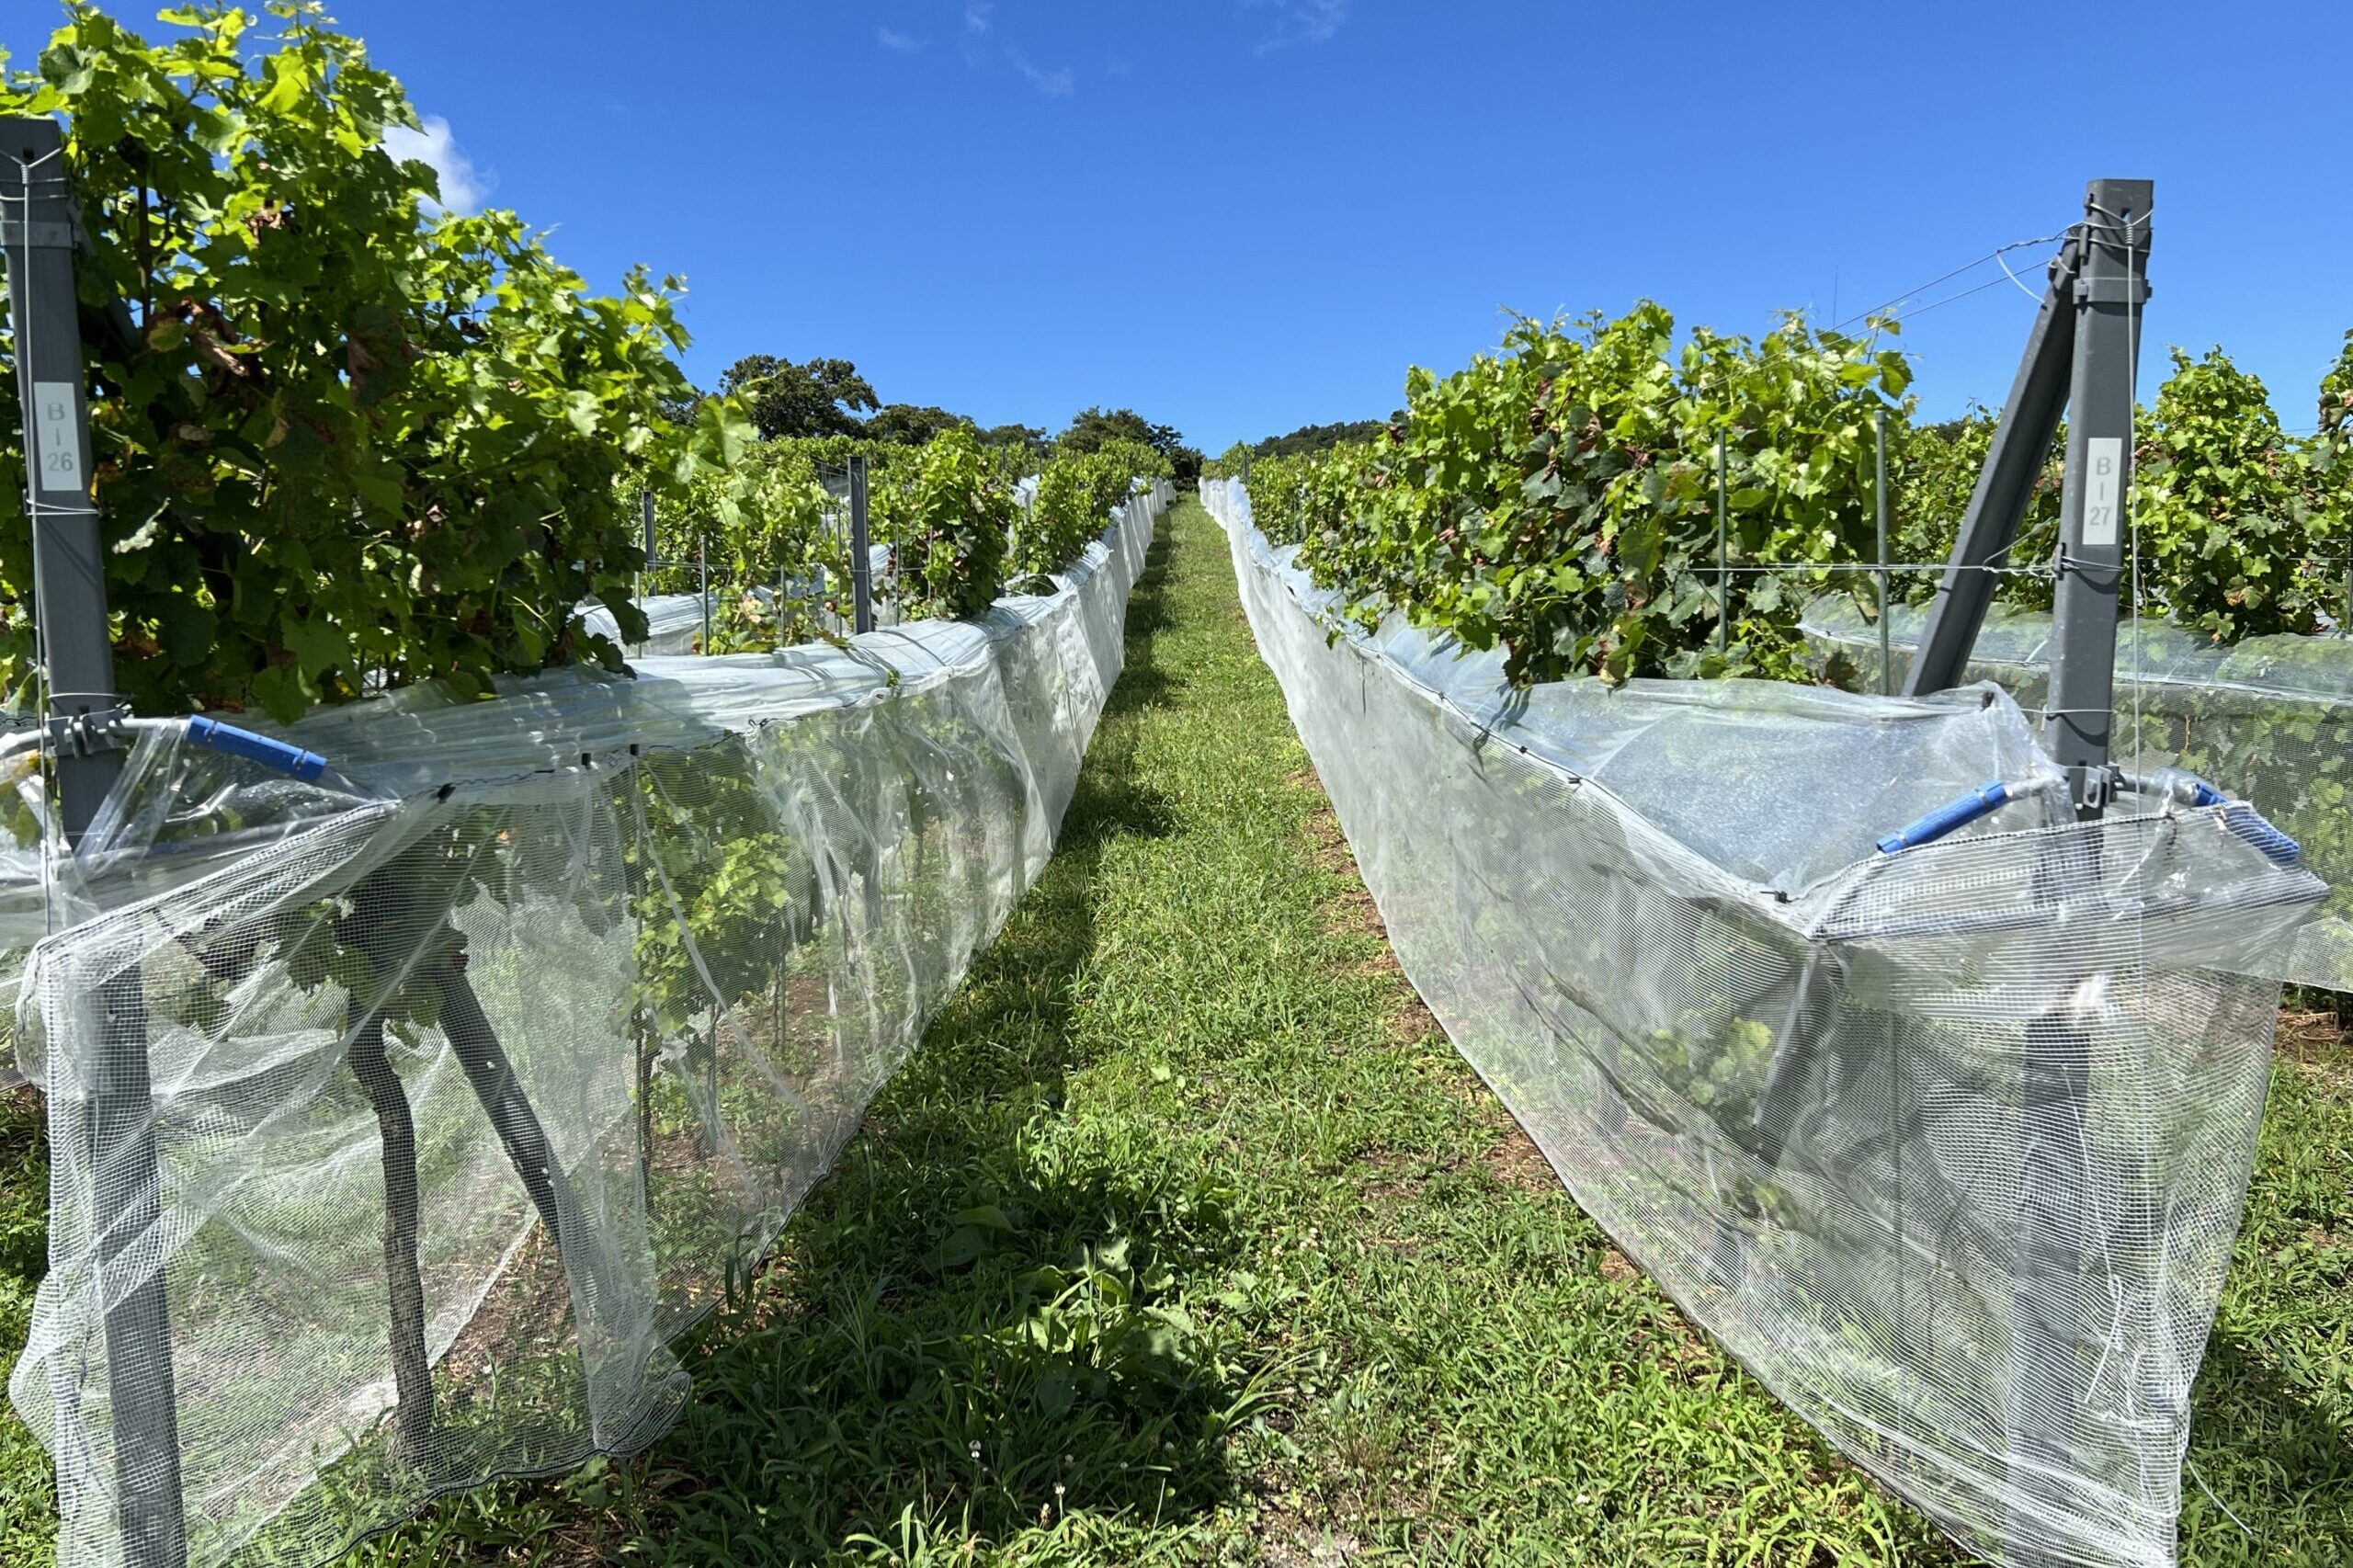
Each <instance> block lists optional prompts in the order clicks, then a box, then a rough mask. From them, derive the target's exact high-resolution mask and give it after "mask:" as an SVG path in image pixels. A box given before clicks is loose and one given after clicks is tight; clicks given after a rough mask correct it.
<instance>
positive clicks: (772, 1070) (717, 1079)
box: [9, 487, 1168, 1568]
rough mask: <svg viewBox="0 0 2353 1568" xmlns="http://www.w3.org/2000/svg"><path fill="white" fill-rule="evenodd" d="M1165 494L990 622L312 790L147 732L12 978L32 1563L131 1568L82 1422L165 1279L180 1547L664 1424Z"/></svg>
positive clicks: (921, 985) (1101, 643)
mask: <svg viewBox="0 0 2353 1568" xmlns="http://www.w3.org/2000/svg"><path fill="white" fill-rule="evenodd" d="M1167 498H1168V492H1167V491H1166V489H1165V487H1160V488H1156V489H1155V490H1154V491H1153V492H1152V493H1150V494H1145V495H1141V496H1139V497H1138V498H1137V500H1136V501H1135V503H1134V504H1133V505H1132V506H1131V507H1130V508H1129V517H1128V518H1127V520H1125V521H1124V522H1122V523H1120V524H1119V525H1117V526H1115V527H1114V528H1111V529H1110V530H1109V531H1108V532H1107V534H1106V535H1105V538H1104V540H1102V541H1101V542H1099V543H1097V544H1096V545H1093V546H1090V547H1089V548H1088V551H1086V557H1085V559H1084V560H1083V561H1082V562H1079V563H1078V564H1077V565H1076V566H1075V567H1074V569H1073V570H1072V571H1071V572H1069V573H1067V574H1057V579H1058V581H1057V591H1056V592H1054V593H1052V594H1051V595H1044V596H1036V597H1015V598H1007V599H1004V600H1000V601H999V602H998V604H997V605H996V606H995V608H993V609H992V610H991V611H990V613H989V614H988V615H986V616H985V617H983V618H981V619H978V620H974V621H965V622H926V623H918V624H912V625H908V626H905V627H902V628H898V629H894V630H892V631H881V632H877V633H873V634H870V635H869V636H865V637H860V638H858V639H856V640H855V642H853V643H852V645H851V646H849V647H847V648H846V649H836V648H829V647H813V648H802V649H794V650H790V651H788V652H785V653H778V654H774V655H758V656H753V655H745V656H738V657H730V658H718V659H681V660H672V661H665V660H658V659H657V660H649V661H646V662H645V663H644V664H643V665H642V666H641V678H639V679H636V680H627V679H614V678H610V677H602V676H597V675H594V674H593V673H586V672H576V671H566V672H558V673H554V674H551V675H548V676H540V677H536V678H534V679H532V680H529V681H522V682H517V683H514V684H513V685H512V686H511V687H509V688H508V689H507V690H506V691H505V692H504V693H503V694H502V696H501V697H500V698H499V699H496V700H494V701H489V702H481V703H468V704H449V703H437V702H436V701H435V700H434V699H433V698H432V696H431V694H429V693H426V692H419V691H410V692H403V693H400V694H397V695H395V696H393V697H392V698H388V699H383V700H381V701H378V702H371V703H367V704H359V705H354V706H352V707H349V708H345V709H338V710H326V711H323V712H320V713H317V714H314V715H313V716H312V717H311V718H309V719H306V720H305V721H303V722H301V723H299V724H296V725H294V726H291V727H290V729H289V730H287V731H285V732H283V733H285V734H286V735H287V736H288V737H289V738H290V739H293V740H295V741H297V742H299V743H300V744H303V745H306V746H308V747H310V748H311V749H313V750H316V751H319V752H321V753H322V754H323V755H325V756H329V757H330V758H332V759H333V761H334V768H333V770H332V771H331V772H330V773H329V775H328V777H327V778H326V779H325V780H324V781H323V783H322V784H321V785H317V786H299V787H296V786H291V785H290V783H289V781H286V780H283V779H277V778H271V777H270V776H268V775H266V774H263V773H261V772H260V771H259V770H258V769H256V768H255V767H254V766H253V765H252V764H249V763H246V762H244V761H241V760H239V759H235V758H230V757H224V756H221V755H219V754H217V753H211V752H200V751H197V750H194V749H192V748H189V747H188V746H187V745H185V744H181V743H180V742H179V741H178V740H177V738H176V732H174V733H165V734H161V735H156V736H150V737H147V738H144V739H142V743H141V745H140V748H139V750H138V752H137V753H136V754H134V756H133V757H132V758H131V762H130V764H129V766H128V767H127V768H126V771H125V778H124V782H123V784H122V786H121V787H120V789H119V790H118V792H117V796H116V801H115V805H116V808H117V809H116V810H115V811H114V812H113V815H114V818H115V820H116V821H117V822H118V823H119V826H118V827H117V829H116V830H115V831H114V833H113V835H112V836H111V838H110V839H109V840H108V844H107V846H106V847H105V848H104V849H102V850H97V851H93V852H92V853H91V854H89V855H87V856H85V857H84V858H82V859H81V860H79V861H77V862H76V863H75V864H74V865H73V866H72V867H71V868H69V869H68V872H67V875H66V876H65V877H64V878H63V879H62V881H65V882H68V883H70V884H71V887H70V895H71V896H72V897H73V898H74V899H75V900H76V901H78V902H77V903H76V905H75V908H76V911H77V915H76V919H75V922H74V924H73V925H72V926H70V928H68V929H65V930H63V932H61V933H60V934H58V935H55V936H53V937H50V938H48V939H47V940H45V941H44V942H42V943H41V945H40V947H39V948H38V949H35V952H34V954H33V957H32V960H31V963H30V966H29V968H28V971H27V978H26V982H25V985H26V994H27V999H28V1006H27V1015H28V1023H29V1024H30V1025H31V1026H32V1027H33V1028H35V1029H37V1032H38V1036H39V1039H40V1043H41V1044H42V1046H43V1047H44V1048H45V1049H44V1051H43V1052H42V1053H41V1054H40V1056H38V1057H36V1058H35V1061H36V1063H37V1065H39V1066H40V1067H41V1068H42V1069H44V1070H45V1077H46V1088H47V1092H48V1107H49V1122H50V1139H51V1158H52V1207H51V1272H50V1274H49V1277H48V1278H47V1279H46V1280H44V1282H43V1283H42V1285H41V1288H40V1295H39V1298H38V1301H37V1302H36V1306H35V1312H34V1320H33V1326H32V1334H31V1338H30V1343H29V1344H28V1346H27V1348H26V1352H25V1354H24V1356H23V1358H21V1359H20V1360H19V1362H18V1363H17V1369H16V1371H15V1374H14V1376H13V1378H12V1379H11V1383H10V1391H9V1392H10V1395H11V1398H12V1399H13V1401H14V1403H15V1404H16V1407H17V1410H18V1412H19V1413H20V1414H21V1415H23V1417H24V1419H25V1420H26V1422H27V1423H28V1425H29V1426H31V1427H32V1428H33V1430H34V1431H35V1432H36V1433H37V1434H38V1435H39V1436H40V1438H41V1440H42V1441H43V1442H44V1443H45V1444H46V1445H47V1446H48V1447H49V1449H50V1450H51V1454H52V1456H53V1457H54V1459H55V1461H56V1465H57V1472H58V1490H59V1506H60V1512H61V1527H60V1531H59V1537H58V1562H59V1563H60V1564H61V1565H62V1568H85V1565H89V1564H112V1563H117V1562H123V1561H124V1559H125V1541H124V1537H123V1533H122V1529H121V1526H120V1521H119V1508H118V1501H119V1498H120V1496H121V1495H122V1494H124V1492H125V1491H126V1490H127V1488H126V1486H125V1483H124V1476H123V1474H122V1473H120V1472H119V1468H118V1459H119V1453H121V1452H123V1451H126V1449H128V1450H129V1451H132V1452H133V1453H134V1454H135V1451H136V1449H137V1448H138V1446H139V1442H140V1440H141V1438H142V1435H143V1436H146V1437H152V1436H153V1432H152V1426H153V1424H152V1423H151V1424H148V1425H147V1426H142V1428H141V1430H140V1431H139V1432H118V1431H117V1430H116V1427H115V1423H114V1421H113V1398H114V1395H113V1391H112V1384H111V1382H110V1373H111V1372H112V1371H113V1370H114V1369H112V1368H110V1366H109V1364H108V1337H107V1335H106V1332H105V1320H106V1312H107V1311H108V1307H109V1306H110V1305H112V1304H115V1303H122V1302H124V1301H128V1300H130V1299H131V1298H132V1297H133V1295H134V1294H135V1293H136V1292H137V1291H138V1290H139V1289H140V1287H141V1286H142V1283H144V1282H146V1281H149V1280H152V1279H153V1278H155V1277H156V1275H157V1273H158V1271H160V1274H161V1278H162V1279H163V1281H164V1285H165V1299H166V1300H167V1301H168V1303H169V1306H168V1312H169V1325H170V1340H171V1354H172V1364H173V1373H174V1381H175V1385H176V1401H175V1403H174V1405H173V1407H172V1408H173V1415H175V1417H176V1454H177V1460H178V1469H179V1472H180V1479H181V1484H182V1488H183V1494H184V1499H185V1510H186V1522H187V1540H188V1562H190V1563H193V1564H199V1565H203V1564H212V1563H219V1562H228V1561H232V1560H234V1561H236V1562H252V1563H289V1564H291V1563H313V1562H324V1561H326V1560H328V1559H330V1558H332V1557H333V1556H334V1555H335V1554H336V1553H337V1552H338V1551H341V1550H342V1549H343V1548H344V1547H345V1546H346V1545H347V1543H348V1542H349V1541H351V1540H354V1539H356V1538H357V1537H358V1536H360V1535H362V1534H364V1533H366V1532H368V1531H369V1530H371V1529H375V1528H381V1527H383V1526H385V1525H388V1524H391V1523H392V1522H395V1521H397V1520H398V1519H400V1518H402V1517H405V1516H406V1515H407V1514H409V1513H411V1512H413V1511H414V1510H415V1508H416V1507H417V1506H419V1505H421V1504H422V1503H423V1502H424V1501H426V1499H427V1498H428V1497H430V1496H432V1495H434V1494H438V1493H441V1492H444V1491H449V1490H451V1489H454V1488H460V1487H464V1486H469V1485H472V1484H475V1483H479V1482H480V1481H482V1480H483V1479H485V1478H487V1477H490V1476H494V1475H503V1474H504V1475H511V1474H525V1473H533V1472H547V1471H559V1470H563V1469H565V1468H569V1467H571V1466H574V1465H576V1464H578V1463H579V1462H581V1461H582V1460H585V1458H587V1457H588V1456H589V1455H590V1454H591V1453H593V1452H604V1453H608V1454H622V1453H628V1452H631V1451H634V1450H636V1449H641V1448H642V1447H643V1446H644V1445H645V1444H647V1443H648V1442H650V1441H651V1440H652V1439H653V1438H654V1437H655V1436H657V1435H658V1434H659V1433H660V1432H661V1431H662V1430H663V1429H664V1428H665V1426H667V1424H668V1423H669V1422H670V1421H671V1420H672V1419H673V1418H674V1417H675V1416H676V1414H677V1412H678V1411H679V1409H680V1407H681V1405H682V1403H683V1402H684V1401H685V1399H686V1398H687V1397H688V1386H687V1379H686V1376H685V1374H684V1373H683V1371H682V1370H681V1369H680V1368H679V1366H678V1364H677V1362H676V1359H675V1358H673V1357H672V1355H671V1353H670V1351H669V1349H668V1346H669V1344H670V1342H671V1341H672V1340H673V1339H675V1337H676V1335H678V1334H679V1333H680V1332H681V1331H682V1330H684V1329H685V1328H687V1327H688V1325H690V1324H693V1323H694V1322H696V1321H697V1320H698V1319H699V1318H700V1317H701V1316H702V1315H703V1314H704V1313H705V1312H708V1311H709V1310H710V1308H711V1307H712V1306H713V1305H714V1304H716V1303H717V1302H718V1301H720V1300H721V1299H722V1295H723V1292H724V1291H725V1290H726V1289H727V1288H728V1285H729V1284H730V1282H731V1281H732V1280H733V1279H735V1278H740V1277H741V1275H742V1274H743V1273H744V1271H745V1270H747V1269H748V1268H749V1267H752V1265H753V1264H754V1263H755V1262H756V1260H757V1259H758V1257H759V1256H760V1255H761V1253H762V1252H763V1250H764V1249H765V1248H766V1247H767V1244H769V1243H770V1241H771V1240H772V1239H773V1238H774V1236H775V1234H776V1233H777V1231H778V1229H779V1227H780V1226H781V1225H782V1223H783V1222H784V1220H785V1218H786V1217H787V1216H788V1215H789V1214H790V1212H791V1210H793V1209H794V1207H795V1206H796V1205H797V1204H798V1202H799V1201H800V1199H801V1197H802V1196H803V1194H805V1192H806V1191H807V1190H808V1188H809V1187H810V1186H811V1185H812V1184H813V1183H814V1182H815V1181H816V1179H817V1178H818V1177H819V1176H821V1175H822V1174H823V1173H824V1170H825V1169H826V1168H827V1166H828V1165H829V1164H830V1163H831V1161H832V1159H833V1158H834V1156H835V1153H837V1152H838V1150H839V1149H840V1147H841V1145H842V1144H843V1142H845V1141H846V1140H847V1138H848V1137H849V1135H850V1133H851V1132H852V1131H853V1130H854V1128H855V1125H856V1122H857V1119H858V1116H859V1114H860V1113H861V1111H862V1109H863V1108H864V1107H865V1105H866V1104H867V1102H868V1100H869V1099H870V1097H871V1096H872V1095H873V1094H874V1093H875V1091H876V1090H877V1089H878V1088H879V1087H880V1086H881V1085H882V1083H883V1082H884V1081H885V1080H886V1079H887V1078H888V1077H889V1076H890V1075H891V1074H892V1071H893V1070H894V1069H895V1068H896V1066H897V1065H898V1063H899V1062H901V1061H902V1060H903V1059H904V1056H905V1054H906V1052H907V1051H909V1050H910V1049H911V1048H912V1046H913V1045H914V1043H915V1040H916V1039H917V1038H918V1037H919V1035H920V1033H921V1031H922V1028H923V1027H924V1024H925V1022H926V1020H927V1018H928V1017H930V1016H931V1014H932V1013H933V1012H934V1011H935V1010H936V1009H937V1008H938V1006H940V1004H941V1003H942V1002H943V1001H944V1000H945V999H946V998H947V997H948V995H949V993H950V992H951V991H952V990H953V989H954V988H955V986H956V985H957V984H958V983H959V982H960V981H961V977H962V975H963V973H964V971H965V970H966V967H967V966H968V964H969V963H970V961H971V960H972V957H973V955H974V954H975V953H976V952H977V951H979V950H980V949H982V948H983V946H985V944H986V943H987V942H988V941H989V940H990V938H991V937H993V936H994V935H995V932H996V930H997V929H998V927H999V926H1001V925H1002V923H1003V922H1004V921H1005V919H1006V917H1007V916H1008V915H1009V914H1010V913H1011V911H1012V909H1013V906H1014V904H1015V903H1016V902H1017V900H1018V898H1019V897H1020V895H1021V893H1022V892H1023V891H1024V890H1025V889H1026V888H1027V887H1028V885H1029V882H1030V881H1032V880H1034V878H1035V877H1036V876H1037V875H1038V873H1039V872H1040V870H1041V869H1043V867H1044V865H1045V862H1046V860H1047V858H1048V857H1049V855H1050V854H1051V847H1052V843H1053V838H1054V835H1055V831H1056V828H1057V824H1059V822H1060V820H1061V817H1062V813H1063V809H1064V807H1065V806H1066V805H1067V803H1068V801H1069V800H1070V798H1071V795H1072V792H1073V791H1074V788H1075V786H1076V779H1077V773H1078V768H1079V765H1080V761H1081V759H1082V757H1083V756H1084V754H1085V750H1086V744H1087V741H1088V739H1089V737H1090V735H1091V734H1092V733H1093V729H1094V726H1095V723H1096V721H1097V717H1098V715H1099V714H1100V712H1101V710H1102V708H1103V704H1104V701H1105V699H1106V698H1107V696H1108V691H1109V689H1110V687H1111V685H1112V682H1113V681H1114V680H1115V679H1116V678H1117V676H1118V675H1119V672H1120V662H1121V641H1122V635H1123V631H1124V627H1125V621H1126V604H1127V598H1128V594H1129V591H1130V589H1131V586H1132V585H1133V583H1134V581H1135V580H1136V578H1137V576H1138V575H1139V574H1141V571H1142V563H1143V557H1144V551H1145V549H1146V547H1147V545H1148V544H1149V541H1150V539H1151V534H1152V529H1153V526H1154V521H1155V519H1156V518H1157V517H1158V515H1159V513H1160V511H1161V509H1162V507H1163V506H1165V501H1166V500H1167ZM18 891H19V893H20V894H21V890H18ZM56 892H57V890H55V889H52V895H53V896H54V895H55V894H56ZM126 1031H128V1034H129V1037H130V1042H131V1044H132V1045H134V1046H143V1048H144V1051H145V1054H146V1059H147V1062H148V1064H149V1072H150V1074H151V1077H152V1081H153V1096H152V1101H151V1102H150V1107H151V1114H149V1115H148V1116H146V1117H144V1118H143V1119H134V1122H133V1124H131V1125H126V1124H125V1123H124V1120H123V1119H122V1118H121V1116H120V1115H119V1095H116V1094H114V1093H113V1087H114V1086H113V1085H112V1084H110V1083H109V1081H108V1074H109V1072H110V1071H111V1069H110V1065H109V1063H110V1061H112V1060H115V1058H114V1057H113V1056H111V1055H110V1048H117V1049H119V1048H120V1047H121V1046H122V1045H123V1044H124V1043H125V1039H124V1037H125V1033H126ZM143 1135H152V1136H153V1140H154V1142H155V1145H156V1149H157V1153H158V1161H159V1165H160V1169H161V1172H162V1183H161V1191H160V1194H157V1193H155V1191H154V1189H153V1187H149V1188H148V1189H147V1196H148V1199H149V1202H150V1204H151V1206H152V1208H153V1211H154V1212H153V1219H152V1220H151V1221H148V1222H145V1223H143V1224H134V1225H132V1226H128V1227H126V1226H123V1225H120V1224H118V1223H115V1222H114V1220H115V1216H117V1215H119V1214H120V1213H122V1212H125V1211H126V1210H131V1211H134V1212H135V1204H134V1200H135V1199H136V1197H137V1193H136V1192H135V1191H134V1192H131V1193H129V1194H126V1191H125V1189H124V1184H123V1173H124V1168H125V1164H126V1162H125V1160H124V1154H125V1152H126V1151H127V1150H128V1149H130V1148H131V1146H132V1144H133V1143H134V1142H135V1140H136V1139H137V1138H138V1137H140V1136H143ZM134 1185H135V1184H134ZM126 1437H127V1438H129V1439H130V1441H129V1442H128V1444H127V1445H125V1447H124V1448H119V1445H118V1439H119V1438H126ZM133 1462H134V1463H135V1462H137V1461H136V1460H135V1459H134V1460H133Z"/></svg>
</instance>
